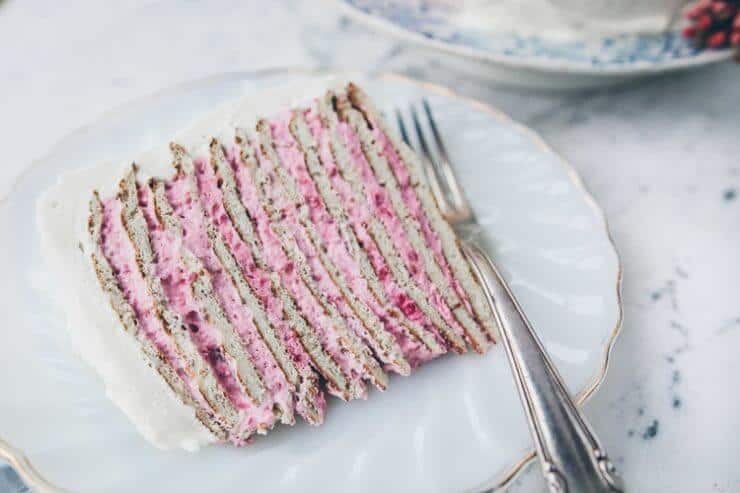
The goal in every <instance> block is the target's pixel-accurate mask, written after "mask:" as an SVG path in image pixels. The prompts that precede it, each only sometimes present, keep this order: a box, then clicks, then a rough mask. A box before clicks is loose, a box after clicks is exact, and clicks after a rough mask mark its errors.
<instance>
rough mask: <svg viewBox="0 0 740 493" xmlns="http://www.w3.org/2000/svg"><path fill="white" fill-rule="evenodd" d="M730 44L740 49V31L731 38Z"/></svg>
mask: <svg viewBox="0 0 740 493" xmlns="http://www.w3.org/2000/svg"><path fill="white" fill-rule="evenodd" d="M730 44H731V45H732V46H735V47H740V31H735V32H734V33H732V36H730Z"/></svg>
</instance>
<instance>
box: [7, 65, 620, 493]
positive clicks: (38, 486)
mask: <svg viewBox="0 0 740 493" xmlns="http://www.w3.org/2000/svg"><path fill="white" fill-rule="evenodd" d="M351 73H363V74H365V75H369V76H372V77H376V78H387V79H396V80H400V81H402V82H406V83H410V84H415V85H419V86H421V87H423V88H425V89H427V90H430V91H434V92H437V93H438V94H441V95H442V96H445V97H449V98H452V99H456V100H459V101H462V102H464V103H466V104H469V105H472V106H474V107H476V108H478V109H481V110H483V111H485V112H488V113H489V114H491V115H492V116H494V117H495V118H496V119H499V120H500V121H502V122H504V123H506V124H508V125H510V126H512V127H515V128H516V129H517V130H518V131H519V132H521V133H523V134H525V135H526V136H527V137H528V138H529V139H531V140H532V141H533V142H534V143H535V144H537V145H538V146H539V147H541V148H542V149H543V151H545V152H548V153H550V154H551V155H552V156H554V157H555V158H556V159H557V161H558V162H559V163H560V165H562V166H563V168H564V169H565V172H566V174H567V175H568V178H569V180H570V181H571V182H572V183H573V185H574V186H575V187H576V188H577V189H578V191H580V192H581V193H582V195H583V198H584V199H585V200H586V202H587V204H588V205H589V207H590V208H591V209H592V210H593V211H594V212H595V213H596V214H597V215H598V216H599V217H600V218H601V220H602V222H603V227H604V230H605V234H606V236H607V238H608V242H609V245H610V246H611V248H612V249H613V252H614V255H615V258H616V267H617V273H616V274H617V279H616V286H615V295H616V301H617V314H616V315H617V320H616V322H615V325H614V327H613V328H612V329H611V331H610V333H609V336H608V338H607V340H606V341H605V342H606V344H605V346H604V347H603V352H602V361H601V366H600V368H599V370H598V372H597V373H596V374H595V375H593V377H592V378H591V380H590V382H591V383H590V384H589V385H587V386H586V387H585V388H584V389H583V390H582V391H580V392H579V393H578V395H577V396H576V400H577V403H578V404H579V405H582V404H584V403H585V402H586V401H587V400H588V399H589V398H590V397H592V396H593V395H594V393H595V392H596V391H597V390H598V389H599V388H600V387H601V384H602V383H603V381H604V379H605V377H606V373H607V371H608V368H609V364H610V361H611V352H612V350H613V348H614V344H615V342H616V340H617V337H618V335H619V333H620V331H621V327H622V321H623V301H622V294H621V291H622V274H623V269H622V263H621V259H620V257H619V252H618V250H617V249H616V245H615V244H614V241H613V239H612V236H611V232H610V230H609V226H608V223H607V221H606V216H605V214H604V212H603V210H602V209H601V207H600V206H599V205H598V204H597V202H596V201H595V199H594V198H593V196H592V195H591V194H590V192H589V191H588V190H587V189H586V187H585V185H584V184H583V182H582V180H581V178H580V176H579V175H578V172H577V171H576V170H575V168H573V167H572V165H570V163H568V162H567V161H565V159H564V158H562V157H561V156H560V155H559V154H558V153H557V152H555V151H554V150H553V149H552V148H551V147H550V146H549V145H548V144H547V143H546V142H545V141H544V140H543V139H542V138H541V137H540V136H539V135H538V134H537V133H536V132H534V131H533V130H531V129H529V128H528V127H526V126H524V125H522V124H520V123H517V122H515V121H514V120H512V119H511V118H510V117H509V116H508V115H506V114H505V113H503V112H501V111H500V110H498V109H496V108H494V107H492V106H490V105H488V104H487V103H483V102H481V101H478V100H475V99H471V98H467V97H464V96H460V95H458V94H457V93H455V92H454V91H453V90H451V89H449V88H447V87H445V86H442V85H438V84H433V83H429V82H425V81H420V80H417V79H414V78H411V77H407V76H404V75H400V74H396V73H391V72H383V71H369V72H359V71H347V70H331V69H326V68H303V67H275V68H270V69H262V70H255V71H234V72H222V73H217V74H212V75H208V76H205V77H201V78H197V79H192V80H187V81H182V82H178V83H175V84H171V85H168V86H166V87H164V88H161V89H159V90H156V91H154V92H151V93H149V94H147V95H144V96H141V97H139V98H136V99H133V100H130V101H126V102H123V103H121V104H119V105H116V106H115V107H113V108H110V109H107V110H104V111H102V112H101V113H100V114H99V115H97V116H96V117H95V118H94V119H92V121H91V122H90V123H88V124H84V125H81V126H79V127H77V128H76V129H74V130H72V131H70V132H68V133H66V134H65V135H64V136H62V137H61V138H59V139H58V140H56V141H55V142H54V143H53V144H52V145H51V146H49V147H48V148H47V150H46V152H44V153H43V154H42V155H41V157H39V158H37V159H34V160H33V161H32V162H31V163H30V164H29V165H28V166H26V167H25V168H24V169H23V171H22V172H21V173H20V174H19V175H18V176H17V177H16V178H15V179H14V180H13V181H12V183H11V185H10V186H9V187H8V189H7V190H6V191H5V192H3V193H2V195H1V196H0V208H3V207H5V204H6V201H7V199H8V197H10V196H11V195H12V194H13V192H14V190H15V189H16V188H17V186H18V184H19V183H20V182H22V181H23V179H24V178H25V176H26V175H27V174H28V173H29V172H30V171H31V170H33V169H34V168H36V167H37V166H39V165H40V164H42V163H43V162H44V161H45V160H47V158H48V156H50V155H52V154H53V153H54V151H55V150H56V149H57V148H60V147H62V146H63V145H64V144H65V143H66V142H67V141H69V140H71V139H73V138H74V137H75V136H77V135H79V134H82V133H84V132H85V131H87V130H88V129H90V128H94V127H95V126H96V125H98V124H99V123H100V122H102V121H104V120H105V119H107V118H111V117H113V116H114V115H116V114H118V113H120V112H122V111H124V110H126V109H129V108H131V107H133V106H138V105H142V104H146V103H147V102H149V101H152V100H156V99H157V98H158V97H160V96H161V95H164V94H166V93H168V92H171V91H177V90H186V89H188V88H192V87H197V86H200V85H202V84H206V83H208V82H210V81H218V80H224V79H227V78H237V77H238V78H242V79H265V78H269V77H277V76H281V75H295V76H312V75H313V76H322V75H324V76H326V75H341V74H351ZM534 458H535V452H534V450H530V451H529V452H528V453H526V454H524V455H523V457H522V458H521V459H520V460H518V461H516V462H515V463H514V464H512V465H510V466H507V467H505V468H504V469H503V471H500V472H498V473H497V474H496V475H495V476H493V477H492V478H491V479H489V480H487V481H486V482H485V483H483V484H481V485H479V488H476V489H475V490H470V491H479V490H486V489H493V490H499V489H501V488H504V487H506V486H507V485H508V484H509V482H510V481H511V480H513V479H514V478H515V477H516V476H517V475H518V474H519V473H521V472H522V471H523V470H525V468H526V466H527V465H528V464H529V463H530V462H531V461H532V460H533V459H534ZM0 459H3V460H5V461H7V462H8V463H9V464H10V465H11V466H13V467H14V468H15V470H16V472H17V473H18V475H19V476H20V477H21V479H23V480H24V482H25V483H26V485H28V486H29V487H31V488H33V489H34V490H36V491H39V492H40V493H67V491H68V490H65V489H63V488H60V487H58V486H55V485H53V484H52V483H51V482H49V481H48V480H47V479H46V478H45V477H44V475H43V474H42V473H41V472H39V471H38V470H37V469H36V468H35V467H34V466H33V464H32V462H31V460H29V458H28V457H27V456H26V454H25V453H24V452H23V451H22V450H20V449H19V448H16V447H13V446H12V445H11V444H9V443H7V442H6V441H4V440H3V439H2V437H0Z"/></svg>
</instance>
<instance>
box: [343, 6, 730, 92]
mask: <svg viewBox="0 0 740 493" xmlns="http://www.w3.org/2000/svg"><path fill="white" fill-rule="evenodd" d="M337 1H338V3H339V4H340V5H341V6H342V7H344V10H345V12H347V13H348V14H349V15H350V16H352V17H353V18H355V19H357V20H358V21H360V22H363V23H365V24H367V25H368V26H370V27H373V28H375V29H377V30H379V31H381V32H384V33H387V34H388V35H391V36H395V37H398V38H400V39H403V40H405V41H408V42H410V43H414V44H416V45H419V46H421V47H424V48H427V49H430V50H432V51H434V52H435V53H436V54H438V55H448V56H447V57H446V59H447V60H448V63H454V66H455V68H456V69H459V70H467V71H474V72H475V73H476V75H478V76H482V77H486V76H487V77H490V78H491V79H493V80H496V81H499V82H502V83H506V84H509V85H516V86H520V87H531V88H544V89H582V88H588V87H598V86H603V85H609V84H616V83H620V82H624V81H627V80H631V79H635V78H637V77H644V76H648V75H654V74H658V73H664V72H668V71H674V70H683V69H688V68H692V67H698V66H702V65H706V64H708V63H715V62H718V61H722V60H727V59H729V58H730V57H731V56H732V50H731V49H729V48H728V49H723V50H716V51H715V50H697V49H696V48H694V47H693V46H691V43H690V42H689V41H687V40H686V39H684V38H683V37H682V36H681V33H680V31H679V30H678V29H669V30H666V31H664V32H660V33H654V34H631V33H624V34H616V35H609V36H604V37H600V38H589V39H582V40H579V39H573V40H556V39H549V38H546V37H542V36H532V35H527V36H522V35H516V34H511V33H501V32H499V33H497V32H493V31H491V30H486V29H481V28H480V27H476V26H470V25H466V24H464V23H462V22H461V21H460V16H458V15H456V12H457V10H458V9H459V8H460V2H454V1H451V2H446V1H431V0H430V1H426V0H414V1H409V0H390V1H389V0H337Z"/></svg>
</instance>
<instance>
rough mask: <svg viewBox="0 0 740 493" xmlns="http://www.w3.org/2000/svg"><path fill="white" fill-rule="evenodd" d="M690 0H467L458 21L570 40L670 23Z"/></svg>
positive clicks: (642, 30)
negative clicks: (675, 14)
mask: <svg viewBox="0 0 740 493" xmlns="http://www.w3.org/2000/svg"><path fill="white" fill-rule="evenodd" d="M686 3H688V2H687V1H686V0H643V1H639V0H465V1H464V2H463V6H462V9H461V11H460V14H459V17H458V21H459V22H460V23H462V24H463V25H465V26H468V27H471V28H475V29H481V30H490V31H494V32H499V33H514V34H518V35H521V36H539V37H542V38H547V39H553V40H562V41H570V40H575V39H585V38H600V37H604V36H610V35H618V34H641V33H658V32H662V31H664V30H666V29H667V28H668V27H670V26H669V25H670V23H671V20H672V19H673V18H674V13H675V12H676V10H677V9H680V8H681V7H682V6H683V5H685V4H686Z"/></svg>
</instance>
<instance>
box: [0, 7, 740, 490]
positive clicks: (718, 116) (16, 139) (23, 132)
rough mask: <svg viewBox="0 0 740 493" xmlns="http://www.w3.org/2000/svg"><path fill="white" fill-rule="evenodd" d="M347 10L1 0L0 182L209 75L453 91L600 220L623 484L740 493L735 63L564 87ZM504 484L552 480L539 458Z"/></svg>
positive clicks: (606, 428) (739, 142)
mask: <svg viewBox="0 0 740 493" xmlns="http://www.w3.org/2000/svg"><path fill="white" fill-rule="evenodd" d="M359 3H362V2H359ZM339 4H340V2H337V1H328V0H326V1H320V0H306V1H299V0H275V1H257V0H240V1H235V0H216V1H209V2H200V1H195V0H179V1H176V0H161V1H159V0H158V1H154V0H130V1H126V2H113V1H95V0H89V1H84V0H68V1H64V2H58V1H52V0H4V1H0V66H1V67H2V68H1V69H0V91H1V93H2V97H0V142H3V144H4V145H3V164H2V166H0V193H2V194H5V193H6V192H7V190H8V189H9V188H10V187H11V185H12V183H13V180H14V178H15V177H16V176H18V174H19V173H20V172H21V171H22V170H23V169H24V168H25V167H27V166H29V165H31V163H32V162H33V161H34V159H36V158H39V157H41V156H42V155H44V154H45V153H46V151H47V149H49V148H50V147H51V146H52V144H53V143H54V142H55V141H57V140H58V139H59V138H61V137H62V136H64V135H65V134H67V133H68V132H70V131H72V130H74V129H77V128H79V127H81V126H84V125H85V124H87V123H89V122H92V121H94V120H95V119H96V117H98V116H99V115H101V114H102V113H103V112H105V111H107V110H110V109H111V108H115V107H116V106H119V105H121V104H124V103H126V102H128V101H132V100H136V99H137V98H140V97H142V96H145V95H149V94H151V93H153V92H155V91H158V90H161V89H163V88H166V87H168V86H171V85H173V84H179V83H184V82H187V81H192V80H195V79H200V78H204V77H208V76H211V75H214V74H221V73H224V72H234V71H256V70H261V69H268V68H275V67H292V66H300V67H314V66H321V67H335V68H349V69H359V70H379V71H393V72H399V73H402V74H405V75H409V76H411V77H414V78H419V79H423V80H428V81H431V82H435V83H438V84H442V85H446V86H448V87H451V88H453V89H454V90H455V91H457V92H459V93H461V94H463V95H465V96H469V97H473V98H476V99H479V100H482V101H485V102H487V103H490V104H492V105H493V106H496V107H498V108H500V109H502V110H503V111H504V112H506V113H508V114H509V115H510V116H511V117H512V118H513V119H514V120H516V121H518V122H521V123H523V124H525V125H527V126H529V127H531V128H533V129H534V130H535V131H537V132H538V133H540V134H541V135H542V136H543V137H544V138H545V140H546V141H547V142H548V143H549V144H551V145H552V146H553V147H554V148H555V149H556V150H557V151H558V152H559V153H560V154H561V155H562V156H563V157H564V158H565V159H566V160H567V161H569V162H570V163H571V164H572V165H573V166H574V167H575V168H576V169H577V170H578V172H579V173H580V175H581V177H582V178H583V180H584V182H585V184H586V187H587V188H588V189H589V190H590V191H591V192H592V193H593V195H594V196H595V198H596V200H597V201H598V203H599V204H600V205H601V207H602V208H603V209H604V211H605V213H606V216H607V219H608V221H609V224H610V227H611V231H612V234H613V237H614V240H615V243H616V246H617V249H618V251H619V254H620V256H621V258H622V262H623V269H624V285H623V301H624V309H625V313H624V324H623V331H622V334H621V335H620V337H619V339H618V341H617V344H616V347H615V350H614V352H613V355H612V358H613V361H612V365H611V368H610V371H609V374H608V376H607V378H606V382H605V384H604V386H603V387H602V388H601V390H600V391H599V392H598V393H597V394H596V395H595V396H594V397H593V398H592V399H591V400H590V402H588V404H587V405H586V412H587V414H588V416H589V418H590V419H591V421H592V423H593V424H594V426H595V428H596V429H597V430H598V432H599V435H600V436H601V437H602V439H603V441H604V442H605V444H606V446H607V449H608V450H609V451H610V454H611V456H612V457H613V459H614V460H615V462H616V464H617V467H618V468H619V469H620V471H622V473H623V475H624V476H625V479H626V481H627V484H628V485H629V486H630V488H629V489H630V491H643V492H662V491H671V492H681V491H687V492H688V491H706V492H733V491H740V468H738V466H739V465H740V463H738V457H740V449H739V448H738V444H737V443H735V442H736V440H735V435H736V434H737V432H738V431H740V409H739V407H740V406H738V400H737V397H736V395H735V393H736V389H737V377H738V376H740V363H738V359H737V357H736V354H737V350H736V348H737V347H738V345H740V305H738V296H737V294H738V292H740V290H739V289H738V288H740V268H739V265H738V245H739V244H740V243H739V240H740V198H739V197H738V191H739V190H740V66H738V65H737V64H736V63H734V62H733V61H732V60H731V59H730V57H729V56H722V57H716V56H715V55H711V56H712V57H714V58H712V59H711V60H707V61H706V63H701V64H699V63H697V64H696V65H701V66H696V67H691V68H690V69H688V70H680V71H675V72H674V71H669V72H666V73H664V74H659V75H656V76H648V77H643V75H644V74H640V77H637V78H636V79H635V80H628V81H622V80H617V81H606V82H605V83H604V84H601V83H599V82H598V81H597V83H593V81H591V82H589V83H577V82H575V83H572V82H571V81H570V79H567V78H566V79H565V81H564V82H563V80H562V79H558V76H555V75H553V76H552V77H553V80H554V79H557V80H558V81H559V82H558V83H557V85H558V87H557V88H556V89H553V88H547V87H546V85H547V80H548V76H547V74H545V76H544V80H545V82H541V79H543V76H542V73H534V75H533V73H527V72H526V71H525V72H524V73H523V74H522V73H520V74H518V75H517V76H516V77H514V78H513V81H512V78H511V77H510V78H509V80H508V81H507V82H508V84H507V85H505V86H502V85H500V84H499V83H498V81H500V80H501V76H500V73H501V72H502V71H503V72H506V69H505V67H504V68H503V69H502V67H501V66H498V67H495V68H493V67H488V68H487V66H486V65H485V64H478V63H472V64H471V63H468V62H467V61H465V60H463V59H462V58H460V57H455V56H450V55H449V54H446V55H445V54H443V53H442V52H440V51H436V50H433V49H429V48H425V47H423V46H420V45H418V44H416V43H410V42H409V40H408V39H407V38H403V37H398V36H396V35H395V34H394V33H392V32H390V31H388V30H384V29H382V28H378V27H377V26H376V27H370V25H369V24H368V23H367V22H365V21H363V20H361V17H360V16H357V15H354V14H352V13H350V11H349V9H348V8H346V7H342V6H341V5H339ZM532 15H536V12H534V13H532ZM672 49H673V48H672ZM718 58H722V60H723V61H716V59H718ZM715 62H716V63H715ZM623 63H624V62H623ZM648 70H649V68H648ZM494 72H496V73H494ZM535 72H536V71H535ZM566 75H567V74H566ZM530 77H531V78H537V80H538V81H540V82H537V83H536V84H527V83H526V79H527V78H530ZM596 77H597V79H598V77H600V75H598V74H597V76H596ZM517 78H518V80H519V82H517V81H516V80H517ZM627 78H631V77H627ZM522 80H524V82H522ZM530 82H531V81H530ZM523 85H537V86H539V87H538V88H535V89H531V88H524V87H523ZM582 85H586V86H590V87H586V88H583V87H579V86H582ZM0 426H1V425H0ZM1 431H2V429H1V428H0V433H1ZM13 484H15V479H14V477H13V474H12V472H10V471H8V470H7V469H0V491H16V490H17V491H23V489H22V487H21V486H18V485H16V486H12V485H13ZM507 491H509V492H512V493H514V492H516V493H524V492H540V491H544V486H543V485H542V480H541V478H540V477H539V472H538V470H537V468H535V467H530V468H529V471H528V472H527V473H525V474H524V475H522V476H520V477H519V478H518V479H516V480H515V481H514V483H513V484H512V485H511V486H510V487H509V489H508V490H507Z"/></svg>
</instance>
